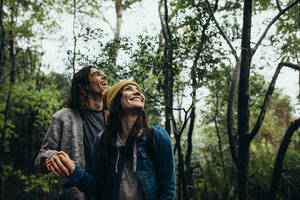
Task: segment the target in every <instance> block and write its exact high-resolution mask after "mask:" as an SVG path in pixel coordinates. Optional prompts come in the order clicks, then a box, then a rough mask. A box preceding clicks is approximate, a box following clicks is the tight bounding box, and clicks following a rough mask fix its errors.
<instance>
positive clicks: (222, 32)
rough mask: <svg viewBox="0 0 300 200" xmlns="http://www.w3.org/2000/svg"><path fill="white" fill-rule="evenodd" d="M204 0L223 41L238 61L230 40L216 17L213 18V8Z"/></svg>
mask: <svg viewBox="0 0 300 200" xmlns="http://www.w3.org/2000/svg"><path fill="white" fill-rule="evenodd" d="M205 1H206V3H207V5H208V7H209V10H210V13H211V16H212V17H213V19H214V21H215V24H216V26H217V28H218V30H219V31H220V34H221V35H222V36H223V38H224V39H225V41H226V42H227V44H228V45H229V47H230V49H231V51H232V54H233V56H234V58H235V60H236V62H238V60H239V58H238V56H237V54H236V51H235V49H234V48H233V46H232V44H231V42H230V41H229V39H228V37H227V35H226V34H225V32H224V31H223V29H222V28H221V27H220V25H219V23H218V22H217V20H216V18H215V15H214V10H213V9H212V7H211V6H210V3H209V2H208V0H205ZM216 5H217V4H215V8H216V7H217V6H216Z"/></svg>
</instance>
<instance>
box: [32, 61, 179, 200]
mask: <svg viewBox="0 0 300 200" xmlns="http://www.w3.org/2000/svg"><path fill="white" fill-rule="evenodd" d="M144 105H145V96H144V95H143V93H142V90H141V88H140V86H139V85H138V84H137V83H135V82H133V81H128V80H126V81H122V82H119V83H117V84H115V85H114V86H112V87H111V88H109V89H107V77H106V75H105V74H103V73H102V72H100V71H99V70H98V69H96V68H95V67H93V66H88V67H84V68H82V69H81V70H80V71H78V72H77V73H76V74H75V75H74V77H73V80H72V86H71V95H70V97H69V99H68V100H67V101H66V103H65V106H64V107H65V108H63V109H61V110H60V111H58V112H57V113H56V114H55V115H54V116H53V118H52V122H51V124H50V127H49V129H48V132H47V134H46V137H45V139H44V142H43V144H42V147H41V150H40V152H39V154H38V156H37V158H36V161H35V164H36V166H37V167H38V168H39V169H41V170H43V171H45V172H47V171H51V172H53V173H54V174H55V175H57V176H59V177H60V183H59V188H60V192H59V199H68V200H69V199H80V200H81V199H101V200H140V199H141V200H158V199H174V198H175V167H174V156H173V150H172V143H171V140H170V137H169V135H168V133H167V132H166V131H165V130H164V129H163V128H161V127H160V126H149V125H148V123H147V117H146V113H145V111H144ZM104 107H105V108H106V109H107V111H108V113H109V114H108V116H107V119H106V120H105V119H104V109H103V108H104ZM105 121H106V123H105Z"/></svg>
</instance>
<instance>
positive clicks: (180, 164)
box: [175, 134, 188, 200]
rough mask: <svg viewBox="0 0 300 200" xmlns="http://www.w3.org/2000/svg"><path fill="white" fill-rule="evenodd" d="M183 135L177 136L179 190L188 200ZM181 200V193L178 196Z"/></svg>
mask: <svg viewBox="0 0 300 200" xmlns="http://www.w3.org/2000/svg"><path fill="white" fill-rule="evenodd" d="M180 139H181V134H176V135H175V140H176V145H177V155H178V171H179V172H178V178H179V180H180V181H179V184H178V190H180V191H182V194H183V196H182V197H183V199H184V200H185V199H187V200H188V193H187V187H186V179H185V173H184V161H183V154H182V149H181V142H180ZM181 186H182V187H181ZM178 198H179V200H180V199H181V192H180V193H179V196H178Z"/></svg>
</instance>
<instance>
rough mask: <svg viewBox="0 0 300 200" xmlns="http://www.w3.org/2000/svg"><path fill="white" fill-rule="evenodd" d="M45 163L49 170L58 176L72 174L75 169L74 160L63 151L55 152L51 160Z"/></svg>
mask: <svg viewBox="0 0 300 200" xmlns="http://www.w3.org/2000/svg"><path fill="white" fill-rule="evenodd" d="M45 165H46V167H47V169H48V170H49V171H51V172H52V173H54V174H55V175H56V176H58V177H60V176H62V177H66V176H70V174H71V173H72V172H73V171H74V169H75V164H74V161H72V160H71V159H70V158H69V156H68V154H66V153H65V152H63V151H59V152H56V153H55V154H53V155H52V156H51V157H50V159H49V160H48V159H47V160H46V161H45Z"/></svg>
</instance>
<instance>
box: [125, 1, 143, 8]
mask: <svg viewBox="0 0 300 200" xmlns="http://www.w3.org/2000/svg"><path fill="white" fill-rule="evenodd" d="M138 1H139V0H132V1H125V3H124V5H123V9H124V10H126V9H127V8H128V7H129V6H131V5H132V4H134V3H135V2H138Z"/></svg>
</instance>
